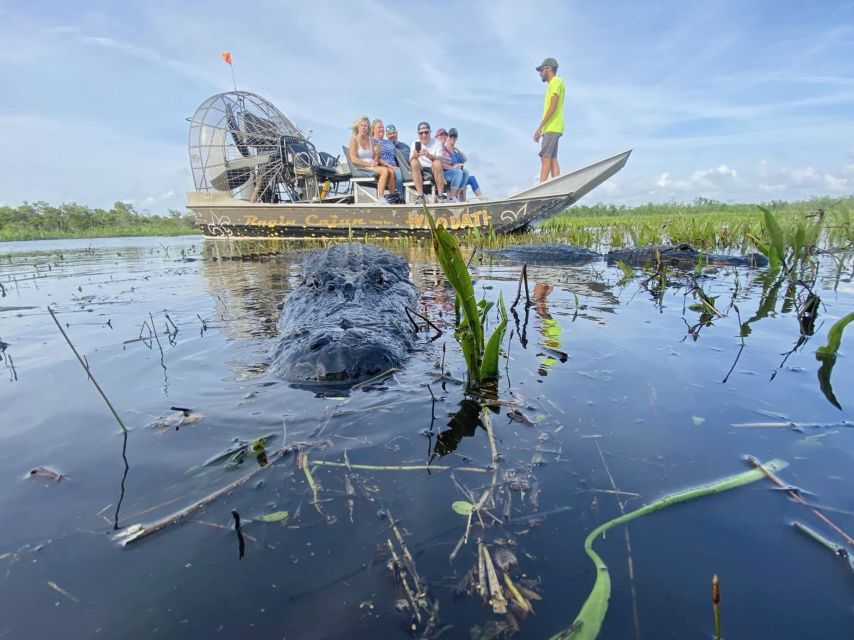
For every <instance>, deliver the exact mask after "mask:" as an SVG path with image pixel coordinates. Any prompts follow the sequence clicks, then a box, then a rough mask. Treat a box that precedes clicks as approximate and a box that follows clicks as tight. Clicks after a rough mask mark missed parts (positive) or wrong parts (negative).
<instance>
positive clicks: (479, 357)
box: [424, 205, 507, 386]
mask: <svg viewBox="0 0 854 640" xmlns="http://www.w3.org/2000/svg"><path fill="white" fill-rule="evenodd" d="M424 212H425V214H426V215H427V220H428V221H429V222H430V234H431V237H432V239H433V249H434V251H435V253H436V258H437V259H438V260H439V265H440V266H441V267H442V271H443V272H444V274H445V277H446V278H447V279H448V282H449V283H450V285H451V287H453V289H454V291H455V292H456V302H455V305H456V306H457V307H458V308H459V309H461V311H462V313H461V314H457V316H458V321H457V327H456V331H455V332H454V336H455V337H456V339H457V342H459V344H460V348H461V349H462V351H463V357H464V358H465V361H466V366H467V368H468V373H469V383H470V384H472V385H473V386H478V385H479V384H480V383H481V382H483V381H486V380H492V379H495V378H497V377H498V355H499V351H500V348H501V341H502V340H503V339H504V332H505V330H506V329H507V309H506V308H505V306H504V296H503V295H499V296H498V308H499V311H500V314H501V321H500V322H499V323H498V326H497V327H496V328H495V330H494V331H493V332H492V335H491V336H490V337H489V339H488V340H487V341H486V342H484V325H485V323H486V317H487V314H488V313H489V311H490V309H491V308H492V306H493V303H491V302H487V301H485V300H481V301H480V302H477V301H476V300H475V296H474V285H473V284H472V280H471V275H470V274H469V272H468V267H467V266H466V262H465V260H463V256H462V252H461V251H460V245H459V243H458V242H457V240H456V238H454V236H452V235H451V234H450V233H449V232H448V231H447V229H445V228H444V227H442V226H440V225H437V224H436V221H435V220H434V219H433V215H432V214H431V213H430V210H429V209H428V208H427V206H426V205H425V206H424Z"/></svg>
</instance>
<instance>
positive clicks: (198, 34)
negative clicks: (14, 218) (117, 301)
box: [0, 0, 854, 213]
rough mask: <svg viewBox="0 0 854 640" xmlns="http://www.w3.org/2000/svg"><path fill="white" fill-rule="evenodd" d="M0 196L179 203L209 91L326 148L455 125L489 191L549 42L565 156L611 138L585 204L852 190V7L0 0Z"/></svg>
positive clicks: (514, 143)
mask: <svg viewBox="0 0 854 640" xmlns="http://www.w3.org/2000/svg"><path fill="white" fill-rule="evenodd" d="M0 42H2V43H3V47H2V51H3V61H2V72H0V152H2V158H3V161H2V171H0V203H6V204H18V203H20V202H21V201H23V200H29V201H35V200H46V201H49V202H52V203H59V202H70V201H76V202H80V203H83V204H88V205H92V206H108V205H110V204H112V203H113V202H114V201H116V200H127V201H131V202H133V204H134V205H135V206H136V207H137V209H139V210H149V211H152V212H158V213H159V212H164V211H165V210H166V209H168V208H180V207H182V205H183V201H184V192H185V191H187V190H191V189H192V179H191V175H190V171H189V159H188V152H187V148H186V146H187V135H188V124H187V122H186V118H187V117H189V116H191V115H192V114H193V112H194V111H195V109H196V108H197V107H198V105H199V104H200V103H201V102H202V101H203V100H205V98H207V97H208V96H210V95H212V94H215V93H218V92H220V91H227V90H229V89H230V88H231V74H230V70H229V68H228V65H226V64H225V63H224V62H222V60H221V58H220V53H221V52H222V51H224V50H230V51H231V52H232V55H233V58H234V68H235V71H236V74H237V83H238V87H239V88H241V89H244V90H247V91H253V92H255V93H258V94H259V95H261V96H264V97H267V98H269V99H271V100H272V101H273V102H274V103H275V104H276V105H277V106H279V107H280V108H281V109H282V110H283V111H285V112H286V113H287V114H288V115H290V116H291V118H292V119H293V120H295V121H296V123H297V124H298V125H299V126H300V127H301V128H302V129H303V130H304V131H307V130H309V129H311V130H312V131H313V132H314V133H313V138H312V139H313V140H314V141H315V143H316V144H317V146H318V147H319V148H320V149H324V150H328V151H331V152H333V153H336V152H337V151H338V150H340V147H341V145H343V144H346V143H347V139H348V136H349V130H348V125H349V123H350V122H352V120H353V119H354V118H355V117H356V116H357V115H360V114H363V113H364V114H368V115H369V116H370V117H371V118H374V117H380V118H382V119H384V120H385V122H386V123H389V122H393V123H394V124H396V125H397V126H398V128H399V129H400V131H401V133H402V137H403V138H404V139H405V140H406V141H407V142H408V141H411V140H412V139H413V138H414V137H415V136H414V132H415V127H416V125H417V123H418V121H419V120H422V119H424V120H428V121H429V122H430V123H431V124H432V125H433V129H434V130H435V129H437V128H438V127H445V128H449V127H451V126H455V127H457V128H458V129H459V130H460V140H459V146H460V147H461V148H462V149H464V150H465V151H466V152H467V153H468V155H469V160H470V168H471V170H472V172H473V173H474V174H475V175H476V176H477V177H478V179H479V180H480V182H481V184H482V185H483V188H484V192H485V193H486V194H487V195H504V194H506V193H509V192H511V191H513V190H515V189H518V188H520V187H523V186H526V185H528V184H531V183H533V182H534V181H535V176H536V175H537V174H538V171H539V158H538V157H537V150H538V148H537V145H536V144H535V143H534V142H533V140H532V139H531V136H532V134H533V131H534V129H535V128H536V126H537V124H538V121H539V118H540V115H541V110H542V95H543V91H544V88H545V86H544V85H543V84H542V83H541V82H540V80H539V77H538V75H537V74H536V72H535V71H534V67H535V66H536V65H537V64H538V63H539V62H540V61H541V60H542V59H543V58H544V57H546V56H553V57H555V58H557V60H558V61H559V63H560V69H559V74H560V75H561V76H562V77H563V78H564V80H565V81H566V84H567V98H566V113H565V118H566V125H567V126H566V131H565V134H564V137H563V138H562V141H561V147H560V156H559V159H560V163H561V168H562V169H563V170H564V171H565V172H566V171H568V170H571V169H572V168H575V167H579V166H583V165H585V164H588V163H590V162H593V161H596V160H598V159H601V158H604V157H607V156H610V155H613V154H614V153H617V152H619V151H622V150H624V149H627V148H632V149H634V152H633V154H632V157H631V158H630V159H629V163H628V164H627V165H626V167H625V168H624V169H623V171H622V172H621V173H620V174H618V175H617V176H616V177H615V178H613V179H611V180H610V181H609V182H608V183H606V184H605V185H602V186H601V187H599V188H598V189H597V190H596V191H594V192H593V193H591V194H590V195H588V196H587V197H586V199H585V201H586V202H587V203H593V202H597V201H600V202H611V203H615V204H637V203H643V202H667V201H674V200H675V201H691V200H693V199H694V198H696V197H698V196H702V197H707V198H715V199H719V200H724V201H753V202H756V201H767V200H773V199H786V200H793V199H801V198H806V197H809V196H813V195H849V194H852V193H854V117H852V115H854V2H850V1H848V2H845V1H841V0H840V1H832V0H823V1H821V2H811V3H795V2H791V3H789V2H786V3H781V2H771V1H764V0H763V1H757V2H744V1H740V2H739V1H728V0H727V1H716V0H707V1H704V2H695V1H691V0H688V1H685V0H683V1H670V0H667V1H663V2H637V1H636V0H633V1H623V0H609V1H608V2H593V1H585V2H578V1H568V2H567V1H564V2H561V1H554V2H550V1H542V2H541V1H539V0H529V1H528V2H524V3H520V2H500V1H494V0H491V1H489V2H485V1H484V2H479V1H472V2H468V1H467V2H444V1H439V0H436V1H432V2H379V1H368V2H359V1H355V0H354V1H350V2H337V1H329V2H323V3H320V2H315V3H306V2H266V1H265V0H253V1H252V2H249V3H236V2H228V3H226V2H213V1H211V2H196V1H194V0H190V1H187V2H181V3H174V4H171V5H170V3H167V2H138V1H137V0H125V1H123V2H99V1H98V0H94V1H90V2H82V3H80V2H77V3H68V2H54V1H51V0H48V1H37V2H33V3H29V2H22V1H21V0H15V1H11V2H10V1H8V0H0Z"/></svg>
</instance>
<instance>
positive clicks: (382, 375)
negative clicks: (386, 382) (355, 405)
mask: <svg viewBox="0 0 854 640" xmlns="http://www.w3.org/2000/svg"><path fill="white" fill-rule="evenodd" d="M396 371H400V369H398V368H397V367H392V368H391V369H386V370H385V371H383V372H382V373H378V374H377V375H375V376H374V377H373V378H368V379H367V380H362V381H361V382H357V383H356V384H354V385H353V386H352V387H350V390H351V391H352V390H353V389H359V388H361V387H364V386H365V385H369V384H371V383H373V382H379V381H380V380H382V379H384V378H388V377H389V376H390V375H393V374H394V373H395V372H396Z"/></svg>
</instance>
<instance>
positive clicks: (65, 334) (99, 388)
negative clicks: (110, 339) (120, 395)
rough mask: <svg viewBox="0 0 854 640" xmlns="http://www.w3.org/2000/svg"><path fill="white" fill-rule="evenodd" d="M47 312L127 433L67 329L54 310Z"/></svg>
mask: <svg viewBox="0 0 854 640" xmlns="http://www.w3.org/2000/svg"><path fill="white" fill-rule="evenodd" d="M47 310H48V312H49V313H50V317H51V318H53V321H54V322H55V323H56V326H57V328H58V329H59V331H60V333H62V337H63V338H65V341H66V342H67V343H68V346H69V347H71V350H72V351H73V352H74V355H75V356H77V361H78V362H79V363H80V366H81V367H83V370H84V371H85V372H86V375H88V376H89V379H90V380H91V381H92V384H94V385H95V388H96V389H97V390H98V393H100V394H101V397H102V398H103V399H104V402H106V403H107V406H108V407H109V408H110V411H112V412H113V417H114V418H115V419H116V422H118V423H119V426H120V427H121V428H122V431H123V432H124V433H127V431H128V429H127V427H126V426H125V423H124V422H122V419H121V418H120V417H119V414H118V413H117V412H116V410H115V408H114V407H113V403H112V402H110V399H109V398H108V397H107V394H106V393H104V390H103V389H101V385H99V384H98V381H97V380H95V376H94V375H92V370H91V369H90V368H89V365H87V364H86V363H85V362H84V361H83V358H81V357H80V354H79V353H77V349H75V348H74V345H73V344H71V339H70V338H69V337H68V334H67V333H65V329H63V328H62V325H61V324H59V320H57V319H56V314H55V313H54V312H53V309H51V308H50V307H48V308H47Z"/></svg>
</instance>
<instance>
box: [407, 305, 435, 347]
mask: <svg viewBox="0 0 854 640" xmlns="http://www.w3.org/2000/svg"><path fill="white" fill-rule="evenodd" d="M404 309H405V310H406V315H407V317H408V318H409V321H410V322H411V323H412V325H413V326H414V327H415V332H416V333H417V332H418V329H419V327H418V325H417V324H416V323H415V321H414V320H413V319H412V316H413V315H414V316H417V317H419V318H421V319H422V320H423V321H424V322H426V323H427V325H428V326H429V327H431V328H433V329H435V330H436V335H435V336H433V338H432V339H433V340H435V339H436V338H438V337H439V336H441V335H442V330H441V329H440V328H439V327H437V326H436V325H435V324H433V323H432V322H431V321H430V318H428V317H427V316H425V315H422V314H420V313H418V312H417V311H414V310H412V309H410V308H409V307H404ZM410 314H411V315H410Z"/></svg>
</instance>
